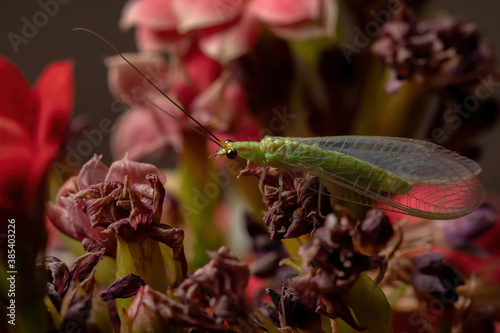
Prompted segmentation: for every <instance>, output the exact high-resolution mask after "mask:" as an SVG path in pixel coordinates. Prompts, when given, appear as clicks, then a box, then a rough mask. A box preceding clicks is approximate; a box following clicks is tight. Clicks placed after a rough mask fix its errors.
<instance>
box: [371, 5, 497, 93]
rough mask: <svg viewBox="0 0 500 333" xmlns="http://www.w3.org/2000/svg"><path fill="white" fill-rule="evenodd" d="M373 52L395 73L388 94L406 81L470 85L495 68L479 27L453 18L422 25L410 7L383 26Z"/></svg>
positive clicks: (438, 85)
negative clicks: (478, 29)
mask: <svg viewBox="0 0 500 333" xmlns="http://www.w3.org/2000/svg"><path fill="white" fill-rule="evenodd" d="M371 50H372V53H373V54H375V55H376V56H377V57H379V58H380V59H381V60H382V61H383V62H384V63H385V64H386V65H387V66H390V67H391V69H392V71H393V73H392V77H391V79H390V81H389V82H388V83H387V86H386V89H387V90H388V92H395V91H397V90H398V89H399V88H400V87H401V85H402V83H403V82H404V81H405V80H423V79H425V80H426V83H428V84H431V85H433V86H437V87H442V86H445V85H450V84H460V83H470V82H472V81H474V80H476V79H477V77H478V76H479V75H490V73H491V72H492V70H493V68H494V67H493V56H492V51H491V49H490V47H489V46H488V45H487V43H486V42H485V40H484V39H483V38H482V37H481V36H480V34H479V33H478V31H477V28H476V26H474V25H473V24H471V23H462V22H459V21H456V20H454V19H452V18H449V17H440V18H438V19H435V20H431V21H422V22H418V21H417V19H416V18H415V17H414V15H413V13H412V12H411V11H410V10H409V9H408V8H405V9H404V10H402V11H401V13H400V14H399V15H395V16H394V19H393V21H391V22H388V23H386V24H385V25H384V26H383V27H382V29H381V31H380V34H379V38H378V40H377V41H375V42H374V43H373V45H372V49H371Z"/></svg>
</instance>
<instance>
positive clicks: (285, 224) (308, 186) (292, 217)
mask: <svg viewBox="0 0 500 333" xmlns="http://www.w3.org/2000/svg"><path fill="white" fill-rule="evenodd" d="M262 170H263V167H259V166H257V167H250V168H247V169H245V170H242V171H241V172H240V176H242V175H244V176H247V175H253V176H256V177H259V178H260V175H261V173H262ZM264 185H265V186H264V203H265V204H266V205H267V207H268V209H269V210H268V212H267V214H266V215H265V216H264V223H265V225H266V229H267V231H268V232H269V234H270V235H271V239H272V240H280V239H283V238H295V237H299V236H302V235H305V234H308V233H311V232H313V231H314V230H315V229H316V228H319V227H321V226H322V225H323V223H324V221H325V219H324V217H323V216H326V215H327V214H328V213H331V212H332V208H331V206H330V201H329V197H328V196H327V195H323V196H322V201H321V210H322V211H321V212H319V211H318V207H319V206H320V205H318V190H319V179H318V178H317V177H310V178H302V177H298V176H297V175H291V174H289V173H285V174H284V175H283V193H282V196H281V202H278V196H279V171H278V169H276V168H267V171H266V176H265V179H264Z"/></svg>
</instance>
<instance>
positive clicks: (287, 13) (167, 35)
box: [120, 0, 338, 63]
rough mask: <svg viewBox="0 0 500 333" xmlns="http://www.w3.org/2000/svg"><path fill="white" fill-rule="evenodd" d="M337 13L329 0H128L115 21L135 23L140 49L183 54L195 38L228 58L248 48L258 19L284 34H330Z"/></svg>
mask: <svg viewBox="0 0 500 333" xmlns="http://www.w3.org/2000/svg"><path fill="white" fill-rule="evenodd" d="M337 12H338V9H337V5H336V3H335V2H333V1H328V0H305V1H292V0H274V1H269V0H248V1H243V0H215V1H213V0H193V1H182V0H170V1H161V0H131V1H129V2H128V3H127V5H126V6H125V8H124V10H123V14H122V19H121V22H120V25H121V27H122V28H130V27H132V26H135V27H136V28H137V30H136V31H137V39H138V42H139V48H140V49H141V50H147V51H152V50H155V51H166V52H172V51H174V52H177V53H182V52H186V51H187V50H188V49H189V45H190V44H194V43H197V44H198V46H199V48H200V49H201V50H202V51H203V53H205V54H206V55H207V56H209V57H211V58H212V59H216V60H217V61H219V62H221V63H227V62H229V61H230V60H233V59H236V58H238V57H240V56H242V55H243V54H245V53H247V52H248V51H249V50H250V49H251V48H252V47H253V45H254V44H255V42H256V40H257V38H258V34H259V30H260V26H261V24H265V25H266V26H267V28H268V29H269V30H271V31H272V32H273V33H274V34H275V35H277V36H279V37H281V38H285V39H291V40H306V39H312V38H318V37H325V36H326V37H332V36H333V35H334V33H335V28H334V25H335V22H336V18H337Z"/></svg>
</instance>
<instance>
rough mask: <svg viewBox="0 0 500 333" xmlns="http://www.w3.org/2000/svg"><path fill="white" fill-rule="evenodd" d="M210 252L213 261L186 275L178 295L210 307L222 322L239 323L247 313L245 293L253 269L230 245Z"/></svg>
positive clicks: (177, 290)
mask: <svg viewBox="0 0 500 333" xmlns="http://www.w3.org/2000/svg"><path fill="white" fill-rule="evenodd" d="M209 256H210V258H211V260H210V262H209V263H208V264H206V265H205V266H203V267H201V268H199V269H198V270H196V271H195V272H194V273H193V275H191V276H190V277H188V278H187V279H185V280H184V281H183V282H182V283H181V284H180V285H179V287H178V288H177V289H176V290H175V291H174V295H175V296H176V297H178V298H179V299H181V300H183V301H184V302H188V303H190V304H193V305H196V306H198V307H200V308H202V309H203V308H206V307H210V308H211V309H212V311H213V314H214V316H215V318H218V321H219V322H221V323H222V322H223V321H224V320H227V321H228V322H229V323H230V324H233V325H235V324H238V322H237V319H238V318H239V317H241V316H246V315H245V303H244V299H243V296H244V291H245V288H246V286H247V284H248V279H249V277H250V270H249V269H248V266H247V265H246V264H245V263H243V262H241V261H239V260H238V259H237V258H236V257H235V256H234V255H233V254H232V253H231V251H229V249H228V248H226V247H222V248H220V249H219V250H218V251H214V252H209Z"/></svg>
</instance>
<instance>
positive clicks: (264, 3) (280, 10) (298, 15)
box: [249, 0, 323, 25]
mask: <svg viewBox="0 0 500 333" xmlns="http://www.w3.org/2000/svg"><path fill="white" fill-rule="evenodd" d="M322 3H323V0H301V1H290V0H252V2H251V3H250V4H249V10H251V11H252V12H253V13H254V14H255V15H256V16H257V17H258V18H259V19H260V20H262V21H263V22H266V23H269V24H280V25H281V24H292V23H297V22H299V21H302V20H316V19H318V18H319V17H320V15H321V7H322Z"/></svg>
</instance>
